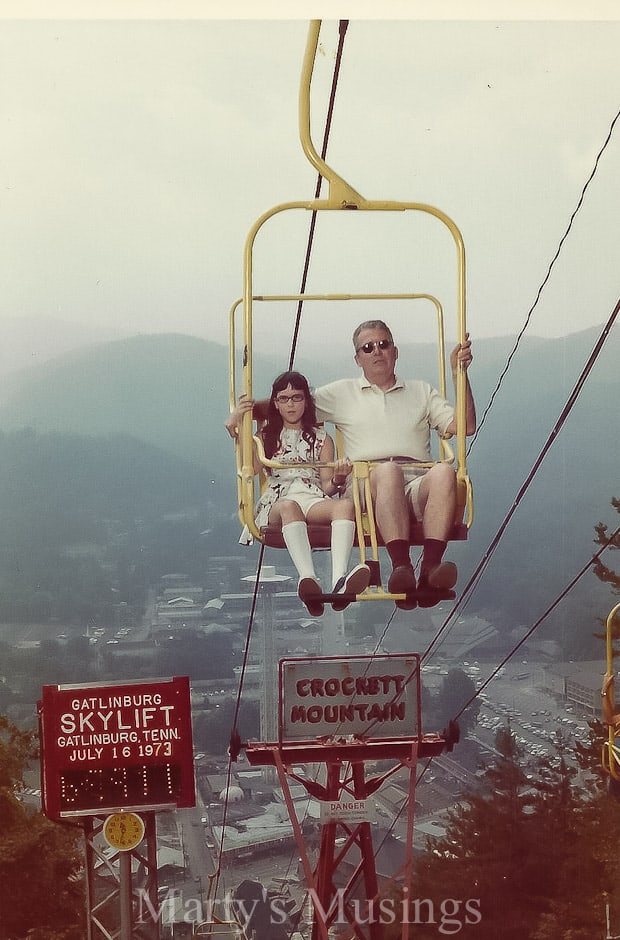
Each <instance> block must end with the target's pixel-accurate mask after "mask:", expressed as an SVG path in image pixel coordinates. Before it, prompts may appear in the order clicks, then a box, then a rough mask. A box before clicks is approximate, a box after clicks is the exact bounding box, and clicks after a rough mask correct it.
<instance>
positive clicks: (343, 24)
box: [288, 20, 349, 370]
mask: <svg viewBox="0 0 620 940" xmlns="http://www.w3.org/2000/svg"><path fill="white" fill-rule="evenodd" d="M348 25H349V21H348V20H340V24H339V28H338V33H339V40H338V51H337V52H336V61H335V62H334V74H333V76H332V87H331V92H330V96H329V106H328V109H327V118H326V121H325V131H324V133H323V145H322V148H321V159H322V160H323V161H325V159H326V157H327V144H328V142H329V133H330V130H331V125H332V117H333V114H334V105H335V103H336V89H337V87H338V77H339V75H340V65H341V63H342V53H343V51H344V39H345V36H346V33H347V28H348ZM322 184H323V177H322V176H321V174H320V173H319V174H318V177H317V181H316V188H315V190H314V198H315V199H318V198H319V196H320V194H321V186H322ZM317 215H318V213H317V210H316V209H313V210H312V215H311V218H310V228H309V231H308V242H307V245H306V257H305V261H304V267H303V273H302V277H301V287H300V290H299V293H300V294H303V293H304V292H305V290H306V284H307V281H308V271H309V268H310V258H311V256H312V245H313V243H314V230H315V228H316V220H317ZM303 303H304V302H303V299H302V300H299V301H298V302H297V315H296V317H295V327H294V329H293V338H292V341H291V352H290V357H289V366H288V367H289V370H291V369H292V368H293V365H294V362H295V353H296V350H297V340H298V338H299V328H300V326H301V312H302V309H303Z"/></svg>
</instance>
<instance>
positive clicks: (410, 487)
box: [344, 466, 429, 522]
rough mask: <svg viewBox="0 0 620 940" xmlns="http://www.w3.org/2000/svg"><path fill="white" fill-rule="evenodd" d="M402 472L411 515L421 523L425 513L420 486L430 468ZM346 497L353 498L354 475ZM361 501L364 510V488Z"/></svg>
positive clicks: (406, 469)
mask: <svg viewBox="0 0 620 940" xmlns="http://www.w3.org/2000/svg"><path fill="white" fill-rule="evenodd" d="M402 470H403V474H404V477H405V493H406V495H407V497H408V499H409V505H410V507H411V513H412V515H413V516H414V518H415V519H417V520H418V521H419V522H421V521H422V516H423V515H424V513H423V510H422V503H421V501H420V486H421V484H422V480H423V479H424V477H425V476H426V474H427V473H428V471H429V467H419V468H418V467H411V466H404V467H403V468H402ZM371 472H372V471H371ZM360 482H361V481H360ZM344 495H345V496H348V497H349V498H350V499H352V498H353V475H351V476H350V477H349V478H348V481H347V488H346V490H345V493H344ZM360 499H361V504H362V508H364V506H365V503H364V490H363V487H360Z"/></svg>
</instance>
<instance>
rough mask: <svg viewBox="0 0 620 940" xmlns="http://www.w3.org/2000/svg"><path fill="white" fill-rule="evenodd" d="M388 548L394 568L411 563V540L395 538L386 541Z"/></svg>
mask: <svg viewBox="0 0 620 940" xmlns="http://www.w3.org/2000/svg"><path fill="white" fill-rule="evenodd" d="M385 547H386V549H387V552H388V555H389V556H390V561H391V562H392V567H393V568H400V567H401V566H402V565H410V564H411V559H410V558H409V542H408V541H407V539H393V540H392V541H391V542H387V543H386V546H385Z"/></svg>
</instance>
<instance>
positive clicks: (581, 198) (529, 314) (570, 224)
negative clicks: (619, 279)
mask: <svg viewBox="0 0 620 940" xmlns="http://www.w3.org/2000/svg"><path fill="white" fill-rule="evenodd" d="M619 118H620V111H618V113H617V114H616V116H615V117H614V119H613V121H612V122H611V125H610V127H609V131H608V133H607V137H606V138H605V141H604V143H603V146H602V147H601V149H600V150H599V152H598V154H597V155H596V160H595V161H594V167H593V169H592V172H591V173H590V175H589V177H588V179H587V180H586V182H585V184H584V186H583V189H582V190H581V195H580V196H579V199H578V201H577V205H576V206H575V208H574V210H573V212H572V214H571V217H570V219H569V222H568V226H567V228H566V231H565V232H564V234H563V235H562V238H561V239H560V241H559V243H558V247H557V249H556V252H555V254H554V256H553V258H552V259H551V261H550V263H549V267H548V268H547V273H546V274H545V276H544V278H543V281H542V283H541V285H540V287H539V288H538V291H537V293H536V297H535V298H534V303H533V304H532V306H531V307H530V309H529V310H528V312H527V315H526V317H525V323H524V324H523V326H522V327H521V330H520V331H519V334H518V336H517V338H516V340H515V344H514V346H513V348H512V350H511V352H510V354H509V356H508V358H507V360H506V364H505V366H504V369H503V371H502V373H501V375H500V377H499V379H498V381H497V385H496V386H495V388H494V390H493V392H492V394H491V397H490V399H489V402H488V404H487V406H486V408H485V410H484V413H483V415H482V418H481V419H480V421H479V422H478V427H477V429H476V432H475V434H474V435H473V436H472V439H471V441H470V443H469V447H468V450H467V453H468V454H469V452H470V451H471V449H472V447H473V446H474V444H475V443H476V440H477V439H478V435H479V434H480V431H481V430H482V427H483V425H484V423H485V421H486V418H487V415H488V414H489V411H490V410H491V408H492V406H493V402H494V401H495V397H496V395H497V394H498V392H499V390H500V388H501V386H502V383H503V381H504V378H505V377H506V374H507V372H508V370H509V368H510V365H511V363H512V360H513V358H514V356H515V354H516V352H517V349H518V348H519V344H520V342H521V340H522V338H523V335H524V333H525V331H526V330H527V328H528V326H529V323H530V320H531V319H532V314H533V313H534V310H535V308H536V306H537V304H538V301H539V300H540V296H541V294H542V292H543V290H544V288H545V286H546V284H547V281H548V280H549V278H550V277H551V272H552V270H553V267H554V265H555V263H556V261H557V260H558V258H559V256H560V252H561V251H562V247H563V245H564V242H565V241H566V239H567V238H568V235H569V232H570V230H571V229H572V227H573V222H574V221H575V217H576V215H577V213H578V212H579V210H580V209H581V206H582V205H583V201H584V198H585V194H586V191H587V189H588V187H589V185H590V183H591V182H592V180H593V179H594V176H595V175H596V171H597V169H598V165H599V161H600V159H601V157H602V156H603V153H604V152H605V150H606V149H607V146H608V144H609V142H610V140H611V137H612V134H613V132H614V128H615V125H616V123H617V122H618V119H619Z"/></svg>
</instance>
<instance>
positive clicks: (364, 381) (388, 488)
mask: <svg viewBox="0 0 620 940" xmlns="http://www.w3.org/2000/svg"><path fill="white" fill-rule="evenodd" d="M353 346H354V348H355V362H356V363H357V365H358V366H359V367H360V369H361V370H362V375H361V376H360V377H359V378H357V379H343V380H341V381H338V382H332V383H331V384H329V385H324V386H322V387H321V388H318V389H317V390H316V392H315V395H314V398H315V402H316V406H317V418H318V419H319V420H320V421H321V420H322V421H329V422H331V423H332V424H334V425H336V426H337V427H338V428H339V430H340V432H341V435H342V441H343V451H344V453H345V454H346V456H347V457H348V458H349V459H350V460H373V461H379V462H378V463H377V464H375V466H374V467H373V468H372V470H371V474H370V486H371V492H372V499H373V505H374V508H375V519H376V523H377V528H378V529H379V531H380V533H381V536H382V538H383V541H384V543H385V547H386V549H387V552H388V554H389V556H390V560H391V562H392V573H391V575H390V579H389V581H388V590H389V591H390V593H393V594H402V593H404V594H411V593H412V592H413V591H415V589H416V580H415V574H414V571H413V566H412V564H411V560H410V558H409V519H410V512H413V514H414V515H415V517H416V518H417V519H418V520H419V521H420V522H421V523H422V527H423V531H424V548H423V555H422V565H421V571H420V579H419V585H418V586H419V587H420V588H421V589H424V590H429V589H430V590H431V591H432V590H433V589H435V590H440V591H441V590H449V589H450V588H452V587H454V585H455V584H456V580H457V570H456V565H455V564H454V563H453V562H444V561H443V555H444V552H445V550H446V542H447V537H448V534H449V532H450V529H451V526H452V522H453V519H454V511H455V503H456V475H455V472H454V470H453V469H452V467H450V466H449V465H448V464H441V463H440V464H435V466H433V467H431V468H430V469H427V470H422V471H420V470H416V469H415V468H412V469H410V468H408V467H406V466H402V465H400V464H399V463H397V462H394V461H393V460H390V459H389V458H393V457H411V458H414V459H415V460H420V461H429V460H430V459H431V454H430V430H431V428H434V429H436V430H437V432H438V433H439V434H440V435H441V436H442V437H444V438H448V437H451V436H452V435H453V434H456V417H455V414H454V409H453V408H452V406H451V405H449V404H448V402H447V401H445V399H443V398H442V397H441V396H440V395H439V393H438V392H436V391H435V389H433V388H432V387H431V386H430V385H429V384H428V383H426V382H422V381H419V380H414V381H411V380H406V381H402V380H400V379H398V378H397V376H396V372H395V368H396V361H397V359H398V347H397V346H396V345H395V344H394V338H393V336H392V333H391V331H390V329H389V327H388V326H387V325H386V324H385V323H384V322H383V321H382V320H367V321H366V322H364V323H361V324H360V325H359V326H358V327H357V329H356V330H355V332H354V333H353ZM471 361H472V353H471V343H470V341H469V337H467V339H466V341H465V342H464V343H463V344H461V345H459V346H457V347H456V348H455V349H454V350H453V351H452V354H451V356H450V365H451V368H452V373H453V376H454V379H455V380H456V374H457V369H458V368H459V365H460V366H461V367H462V368H464V369H468V368H469V365H470V363H471ZM466 389H467V404H466V414H467V420H466V433H467V434H473V433H474V431H475V430H476V410H475V406H474V400H473V396H472V393H471V388H470V385H469V380H467V381H466ZM399 606H402V607H404V608H405V609H411V607H412V606H415V604H414V603H412V602H411V601H410V600H405V601H401V602H400V603H399Z"/></svg>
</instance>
